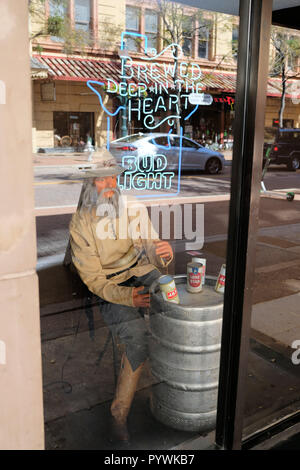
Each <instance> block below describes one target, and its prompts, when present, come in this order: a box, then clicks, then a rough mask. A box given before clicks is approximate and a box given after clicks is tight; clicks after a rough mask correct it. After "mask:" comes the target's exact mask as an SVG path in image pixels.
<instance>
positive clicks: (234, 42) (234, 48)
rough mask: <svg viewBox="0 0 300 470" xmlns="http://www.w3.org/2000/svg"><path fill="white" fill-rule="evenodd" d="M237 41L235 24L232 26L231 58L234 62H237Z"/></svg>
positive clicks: (237, 35)
mask: <svg viewBox="0 0 300 470" xmlns="http://www.w3.org/2000/svg"><path fill="white" fill-rule="evenodd" d="M238 41H239V26H238V25H237V24H234V25H232V42H231V48H232V57H233V58H234V60H237V51H238V46H239V44H238Z"/></svg>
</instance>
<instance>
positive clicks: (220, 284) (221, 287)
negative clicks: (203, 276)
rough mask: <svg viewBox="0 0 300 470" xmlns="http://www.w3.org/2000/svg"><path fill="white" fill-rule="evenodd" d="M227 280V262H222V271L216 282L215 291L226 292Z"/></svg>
mask: <svg viewBox="0 0 300 470" xmlns="http://www.w3.org/2000/svg"><path fill="white" fill-rule="evenodd" d="M225 280H226V264H222V266H221V269H220V273H219V276H218V279H217V282H216V287H215V291H216V292H220V293H221V294H224V291H225Z"/></svg>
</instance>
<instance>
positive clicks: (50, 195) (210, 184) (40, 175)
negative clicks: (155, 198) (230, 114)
mask: <svg viewBox="0 0 300 470" xmlns="http://www.w3.org/2000/svg"><path fill="white" fill-rule="evenodd" d="M74 173H75V171H74V168H72V167H67V166H65V167H60V168H59V167H58V168H49V167H43V166H42V167H36V168H35V172H34V174H35V178H34V187H35V205H36V207H38V208H42V207H53V206H55V207H60V206H68V205H70V206H71V205H77V202H78V199H79V195H80V189H81V182H80V180H78V179H76V176H74ZM230 178H231V166H226V167H225V168H224V171H223V172H222V174H220V175H213V176H212V175H206V174H204V173H201V174H199V173H193V174H187V173H184V174H183V175H182V176H181V181H180V193H179V196H180V197H196V196H203V195H218V194H229V192H230ZM264 182H265V186H266V189H267V190H279V189H298V190H300V171H297V172H295V173H293V172H290V171H287V170H286V168H285V167H282V168H281V167H275V166H273V167H271V168H270V170H269V171H268V173H267V175H266V177H265V181H264ZM177 188H178V177H177V176H175V178H174V181H173V184H172V192H173V193H174V194H175V193H176V191H177ZM164 192H165V191H164V190H163V189H161V190H155V191H152V192H151V191H148V192H145V191H142V192H141V191H133V190H131V191H128V192H127V191H126V192H125V193H126V194H127V193H128V194H135V195H136V196H140V195H141V193H142V195H143V196H144V195H146V194H148V195H149V197H151V195H153V194H158V193H161V194H163V193H164ZM168 192H169V191H168Z"/></svg>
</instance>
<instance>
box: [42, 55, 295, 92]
mask: <svg viewBox="0 0 300 470" xmlns="http://www.w3.org/2000/svg"><path fill="white" fill-rule="evenodd" d="M34 58H35V59H37V60H38V61H39V62H40V63H41V65H42V66H45V65H46V66H47V67H48V77H49V78H52V79H53V80H67V81H80V82H86V81H88V80H97V81H102V82H104V83H107V79H112V80H114V81H115V82H117V83H119V82H120V81H121V79H120V75H121V61H109V60H103V59H101V60H98V59H83V58H79V57H76V58H70V57H62V56H47V55H34ZM132 67H133V68H134V69H136V70H137V67H138V64H136V63H133V65H132ZM136 75H137V74H135V76H136ZM155 75H156V78H152V79H149V82H148V84H147V86H148V87H152V86H153V85H154V84H155V83H162V84H164V85H165V86H166V87H167V88H174V84H173V83H171V82H170V81H168V80H166V78H165V75H164V72H163V70H162V68H161V67H159V66H157V68H156V71H155ZM129 81H131V82H133V83H138V80H137V79H131V80H129ZM140 81H141V82H143V81H144V80H143V77H141V78H140ZM187 81H188V84H189V85H191V84H192V81H191V80H187ZM298 83H299V88H298ZM201 84H202V85H203V89H204V90H206V91H211V92H217V93H235V88H236V73H235V72H225V71H222V72H221V71H215V70H212V71H209V70H203V69H202V76H201ZM298 90H299V91H298ZM268 96H274V97H280V96H281V82H280V79H277V78H273V77H272V78H271V77H270V78H269V80H268ZM287 98H297V99H298V98H300V80H293V79H290V80H289V81H288V87H287Z"/></svg>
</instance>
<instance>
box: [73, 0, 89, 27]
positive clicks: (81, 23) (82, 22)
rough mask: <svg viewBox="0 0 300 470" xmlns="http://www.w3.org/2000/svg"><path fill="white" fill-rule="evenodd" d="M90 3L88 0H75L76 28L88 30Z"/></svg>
mask: <svg viewBox="0 0 300 470" xmlns="http://www.w3.org/2000/svg"><path fill="white" fill-rule="evenodd" d="M90 17H91V5H90V0H75V25H76V29H83V30H84V31H88V30H89V27H90Z"/></svg>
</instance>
